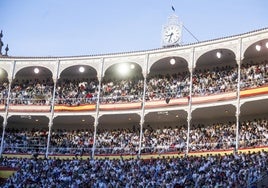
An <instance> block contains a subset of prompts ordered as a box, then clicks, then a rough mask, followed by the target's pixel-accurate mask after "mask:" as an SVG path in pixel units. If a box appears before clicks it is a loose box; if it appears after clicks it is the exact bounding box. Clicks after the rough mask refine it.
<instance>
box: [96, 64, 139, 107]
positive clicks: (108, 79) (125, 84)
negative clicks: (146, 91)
mask: <svg viewBox="0 0 268 188" xmlns="http://www.w3.org/2000/svg"><path fill="white" fill-rule="evenodd" d="M143 80H144V77H143V74H142V68H141V67H140V65H139V64H137V63H132V62H125V63H117V64H114V65H112V66H110V67H109V68H108V69H107V70H106V71H105V73H104V77H103V78H102V83H101V102H102V103H118V102H119V103H120V102H137V101H141V99H142V93H143Z"/></svg>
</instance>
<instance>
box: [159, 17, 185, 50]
mask: <svg viewBox="0 0 268 188" xmlns="http://www.w3.org/2000/svg"><path fill="white" fill-rule="evenodd" d="M181 36H182V23H181V22H179V17H178V16H177V15H175V14H172V15H171V16H169V17H168V21H167V23H166V24H165V25H163V27H162V37H161V42H162V47H171V46H178V45H180V44H181Z"/></svg>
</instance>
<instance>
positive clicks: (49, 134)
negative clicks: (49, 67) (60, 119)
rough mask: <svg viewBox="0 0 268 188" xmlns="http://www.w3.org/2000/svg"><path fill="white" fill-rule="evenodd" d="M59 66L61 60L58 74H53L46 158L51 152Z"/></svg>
mask: <svg viewBox="0 0 268 188" xmlns="http://www.w3.org/2000/svg"><path fill="white" fill-rule="evenodd" d="M59 67H60V61H59V60H58V62H57V70H56V75H55V74H54V75H53V82H54V87H53V94H52V100H51V108H50V117H49V123H48V135H47V149H46V155H45V156H46V158H48V154H49V146H50V137H51V128H52V125H53V119H54V107H55V96H56V87H57V80H58V77H59Z"/></svg>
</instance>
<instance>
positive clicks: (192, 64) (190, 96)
mask: <svg viewBox="0 0 268 188" xmlns="http://www.w3.org/2000/svg"><path fill="white" fill-rule="evenodd" d="M193 67H194V48H193V50H192V60H191V64H190V65H189V71H190V86H189V87H190V88H189V96H188V116H187V141H186V151H185V152H186V153H185V154H186V155H188V153H189V143H190V126H191V120H192V90H193V71H194V69H193Z"/></svg>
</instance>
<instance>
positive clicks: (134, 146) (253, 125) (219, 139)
mask: <svg viewBox="0 0 268 188" xmlns="http://www.w3.org/2000/svg"><path fill="white" fill-rule="evenodd" d="M93 132H94V131H93V130H92V129H88V130H84V129H81V130H65V129H52V132H51V138H50V150H49V152H50V154H72V155H74V154H75V155H83V154H87V155H89V154H90V153H91V151H92V150H91V149H92V146H93V143H94V133H93ZM47 138H48V130H47V129H46V130H44V129H40V130H39V129H32V130H27V129H21V130H19V129H6V133H5V137H4V141H5V142H4V152H5V153H28V154H32V153H34V152H38V153H42V154H44V153H45V152H46V146H47ZM139 142H140V130H139V127H138V126H133V127H132V128H121V129H114V130H107V129H98V130H97V135H96V145H95V147H96V149H95V153H96V154H131V155H136V154H137V153H138V151H139ZM235 145H236V124H235V123H234V122H228V123H214V124H196V125H191V127H190V134H189V151H190V152H191V151H215V150H227V149H234V147H235ZM186 146H187V127H186V125H181V126H175V127H167V126H163V127H159V128H153V127H151V126H150V125H147V126H145V127H144V128H143V136H142V139H141V153H167V152H180V153H184V152H185V151H186ZM257 146H268V121H267V119H264V118H263V119H254V120H251V121H243V122H241V123H240V126H239V148H250V147H257Z"/></svg>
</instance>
